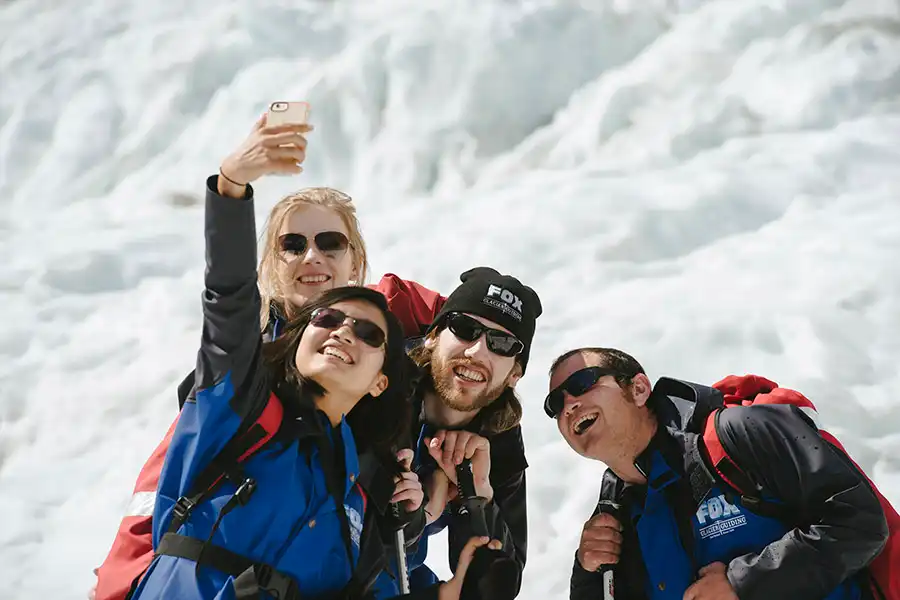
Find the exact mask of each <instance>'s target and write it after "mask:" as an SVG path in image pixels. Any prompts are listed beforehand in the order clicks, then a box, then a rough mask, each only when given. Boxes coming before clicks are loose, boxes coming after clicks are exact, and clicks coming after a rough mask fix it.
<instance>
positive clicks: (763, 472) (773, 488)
mask: <svg viewBox="0 0 900 600" xmlns="http://www.w3.org/2000/svg"><path fill="white" fill-rule="evenodd" d="M717 428H718V432H719V437H720V438H721V440H722V444H723V446H724V448H725V450H726V452H727V453H728V455H729V456H730V457H731V459H732V460H733V461H734V463H735V464H736V466H737V467H738V468H739V469H741V470H742V471H743V472H744V473H745V474H746V475H748V476H749V478H750V479H752V480H753V481H754V482H755V483H756V484H757V485H759V486H761V487H762V488H763V491H764V493H765V492H768V493H771V494H772V495H773V496H774V497H775V498H778V499H779V500H781V501H782V502H784V503H785V504H786V506H787V507H788V508H790V509H791V511H792V512H794V513H795V514H797V515H798V517H799V519H800V521H801V522H803V523H808V525H803V526H801V527H795V528H794V529H792V530H791V531H789V532H788V533H787V534H785V535H784V537H782V538H781V539H779V540H777V541H775V542H772V543H771V544H769V545H768V546H766V547H765V548H763V550H762V551H761V552H759V553H758V554H745V555H743V556H740V557H738V558H736V559H734V560H732V561H731V563H730V564H729V566H728V579H729V580H730V582H731V584H732V586H733V587H734V589H735V592H736V593H737V595H738V597H740V598H741V600H771V599H772V598H791V599H792V600H819V599H820V598H824V597H825V596H826V595H828V594H829V593H830V592H831V591H832V590H834V588H835V587H837V586H838V585H839V584H840V583H841V582H842V581H844V580H846V579H847V578H848V577H849V576H851V575H853V574H854V573H855V572H856V571H858V570H860V569H862V568H863V567H865V566H866V565H868V564H869V562H871V560H872V559H873V558H874V557H875V556H877V555H878V553H879V552H880V551H881V549H882V548H883V547H884V544H885V542H886V540H887V535H888V530H887V523H886V520H885V516H884V512H883V511H882V509H881V505H880V504H879V501H878V498H877V497H876V496H875V494H874V492H873V491H872V488H871V487H870V486H869V484H868V482H867V481H866V479H865V476H864V475H862V474H861V473H860V472H859V470H858V469H857V468H856V467H855V466H854V465H853V464H852V463H851V462H850V461H849V459H848V458H847V457H846V455H844V454H843V453H841V452H840V451H839V450H837V449H836V448H834V447H833V446H832V445H831V444H829V443H828V442H826V441H825V440H824V439H822V437H821V436H820V435H819V434H818V431H817V430H816V429H815V427H813V426H812V424H811V423H810V422H809V421H808V420H807V418H806V417H805V416H804V415H803V413H802V412H801V411H800V410H799V409H798V408H797V407H795V406H788V405H762V406H749V407H734V408H729V409H727V410H724V411H722V412H721V414H720V415H719V417H718V423H717Z"/></svg>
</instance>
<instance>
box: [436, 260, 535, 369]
mask: <svg viewBox="0 0 900 600" xmlns="http://www.w3.org/2000/svg"><path fill="white" fill-rule="evenodd" d="M459 280H460V281H462V284H461V285H460V286H459V287H457V288H456V289H455V290H453V293H452V294H450V296H449V297H448V298H447V301H446V302H445V303H444V306H443V307H441V311H440V312H439V313H438V314H437V316H436V317H435V318H434V321H432V322H431V326H430V327H429V328H428V331H431V330H432V329H434V328H435V327H437V326H438V325H442V324H443V319H444V317H445V316H446V315H447V313H451V312H461V313H469V314H472V315H478V316H479V317H483V318H485V319H488V320H490V321H493V322H494V323H497V324H498V325H502V326H503V327H505V328H506V329H508V330H509V331H510V332H512V334H513V335H515V336H516V337H517V338H519V341H521V342H522V343H523V344H524V345H525V347H524V348H523V349H522V353H521V354H519V357H518V358H519V363H520V364H521V365H522V372H523V373H524V372H525V367H526V366H527V365H528V355H529V353H530V352H531V340H532V338H533V337H534V327H535V321H537V318H538V317H539V316H541V312H542V311H543V308H542V307H541V299H540V298H538V295H537V292H535V291H534V290H533V289H531V288H530V287H528V286H527V285H523V284H522V282H521V281H519V280H518V279H516V278H515V277H511V276H509V275H501V274H500V273H499V272H497V271H496V270H494V269H492V268H490V267H475V268H474V269H470V270H468V271H466V272H465V273H463V274H462V275H460V276H459Z"/></svg>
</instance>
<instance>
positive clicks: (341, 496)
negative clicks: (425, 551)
mask: <svg viewBox="0 0 900 600" xmlns="http://www.w3.org/2000/svg"><path fill="white" fill-rule="evenodd" d="M214 186H215V178H214V177H213V178H210V180H209V181H207V188H208V189H207V199H206V252H207V268H206V276H205V288H206V289H205V290H204V293H203V299H202V300H203V333H202V340H201V346H200V351H199V353H198V357H197V367H196V374H195V382H196V390H197V391H196V393H195V394H194V395H193V397H189V398H188V399H187V401H186V402H185V404H184V407H183V409H182V414H181V417H180V419H179V422H178V425H177V428H176V430H175V433H174V437H173V439H172V442H171V445H170V448H169V451H168V454H167V456H166V461H165V464H164V466H163V469H162V472H161V477H160V483H159V490H158V494H157V499H156V505H155V508H154V514H153V527H154V531H153V541H154V549H155V550H157V552H158V551H159V548H160V545H161V543H162V541H163V538H164V536H165V535H166V534H167V533H168V532H169V527H170V524H171V523H172V517H173V510H174V508H175V503H176V501H177V499H178V498H180V497H182V496H186V495H189V494H190V493H191V490H192V486H193V485H194V484H195V482H196V480H197V478H198V476H199V475H200V474H201V473H202V472H203V470H204V469H205V468H206V467H207V466H208V465H209V464H210V462H211V461H212V459H213V458H214V457H216V456H217V454H218V453H219V452H220V451H221V450H222V449H223V448H224V447H225V446H226V444H227V443H228V442H229V440H231V439H232V437H233V436H235V434H236V433H237V432H238V431H239V428H240V427H241V425H242V424H246V423H248V422H252V420H253V418H255V417H254V415H255V414H256V413H257V411H259V410H261V408H262V407H263V406H264V405H265V403H266V402H267V400H268V398H269V395H270V394H271V393H272V389H271V387H270V385H269V382H268V380H267V377H266V374H265V372H264V368H263V366H262V365H261V363H260V346H261V343H262V339H261V335H260V329H259V312H260V297H259V293H258V290H257V283H256V280H257V274H256V239H257V238H256V229H255V222H254V204H253V201H252V198H250V197H249V194H250V193H252V192H248V198H245V199H241V200H238V199H232V198H225V197H222V196H219V195H218V194H216V193H215V192H214ZM305 418H306V422H304V421H303V418H302V417H301V418H300V420H299V421H298V422H297V424H296V425H295V427H294V428H293V429H295V431H294V433H293V434H292V435H285V436H282V435H281V433H280V432H279V435H278V436H276V438H275V440H273V441H272V442H270V443H269V444H267V445H266V446H265V447H264V448H263V450H261V451H259V452H258V453H257V454H255V455H253V456H251V457H250V458H249V459H248V460H247V461H246V462H244V463H242V464H241V467H242V469H243V472H244V474H246V476H247V477H249V478H252V479H253V480H254V481H255V484H256V487H255V490H254V491H253V493H252V495H251V497H250V498H249V501H248V502H247V503H246V504H245V505H241V504H240V503H235V502H233V501H232V498H233V495H234V494H235V492H236V490H237V485H236V483H232V482H231V481H225V482H224V483H223V484H221V485H220V486H218V487H217V488H216V489H215V491H214V493H213V494H212V495H211V497H210V498H207V499H205V500H204V501H203V502H200V503H199V504H197V506H196V507H195V508H194V509H193V511H192V512H191V514H190V516H189V518H188V519H187V521H186V522H185V523H184V524H183V525H182V526H181V527H180V528H179V529H178V531H177V533H178V534H181V535H183V536H189V537H191V538H195V539H197V540H200V541H204V540H206V541H207V542H208V543H209V544H211V545H213V546H217V547H220V548H223V549H225V550H228V551H231V552H233V553H235V554H237V555H240V556H243V557H246V558H248V559H249V560H251V561H254V562H258V563H263V564H267V565H270V566H271V567H272V568H274V569H275V570H276V571H278V572H279V573H281V574H283V575H285V576H287V577H288V578H289V579H292V580H293V581H294V582H295V584H296V586H297V590H298V591H299V593H300V595H301V597H303V598H316V597H328V596H333V595H334V594H336V593H337V592H339V591H340V590H342V589H343V588H344V586H345V585H346V584H347V583H348V581H350V578H351V574H352V572H353V570H354V568H355V567H356V563H357V561H358V559H359V556H360V545H361V540H362V539H363V537H364V535H365V534H369V533H370V532H369V531H368V530H366V531H364V529H366V528H369V527H370V524H371V523H372V520H371V519H368V518H367V510H366V509H367V501H366V497H365V494H364V493H363V492H362V490H361V488H360V486H359V484H358V481H357V479H358V478H359V476H360V464H359V458H358V454H357V449H356V445H355V442H354V437H353V433H352V431H351V430H350V427H349V425H348V424H347V422H346V421H343V422H341V423H340V425H339V426H338V427H336V428H333V429H332V428H331V427H330V426H328V424H327V420H325V421H324V423H322V424H321V425H320V424H316V423H315V422H314V420H315V419H317V418H322V415H321V413H318V414H316V413H314V412H313V413H311V414H310V415H307V416H306V417H305ZM310 421H313V422H310ZM323 452H325V453H326V454H327V455H333V456H337V457H343V460H342V461H340V462H341V463H342V464H337V465H336V466H337V468H336V469H334V470H333V471H334V472H340V473H341V477H342V479H341V480H340V481H339V482H337V485H339V489H337V487H336V485H335V484H334V483H332V485H331V486H330V487H329V485H327V482H326V471H325V468H324V467H323V459H326V458H329V460H325V461H324V462H325V464H330V462H331V460H330V457H326V456H325V455H323ZM336 499H337V501H336ZM338 501H339V502H340V504H341V506H338ZM226 504H229V505H232V504H233V505H234V506H230V510H227V511H226V510H223V508H224V507H225V505H226ZM344 515H346V519H345V518H344ZM234 580H235V574H229V573H225V572H223V571H221V570H218V569H216V568H213V567H211V566H208V565H207V564H201V565H199V566H198V565H197V563H196V562H194V561H193V560H189V559H187V558H180V557H176V556H172V555H161V556H156V557H155V558H154V560H153V562H152V563H151V565H150V567H149V569H148V572H147V574H146V575H145V576H144V577H143V579H142V580H141V582H140V584H139V586H138V588H137V590H136V593H135V594H134V596H133V597H134V598H135V599H142V600H143V599H150V598H179V599H187V600H190V599H198V600H199V599H213V598H215V599H220V598H221V599H231V598H234V597H235V589H234ZM263 597H266V596H263Z"/></svg>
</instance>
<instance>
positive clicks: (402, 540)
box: [391, 502, 409, 594]
mask: <svg viewBox="0 0 900 600" xmlns="http://www.w3.org/2000/svg"><path fill="white" fill-rule="evenodd" d="M391 513H392V515H393V517H394V522H395V523H397V524H398V526H397V529H396V530H395V531H394V552H395V555H396V558H397V576H398V579H399V582H400V593H401V594H408V593H409V568H408V567H407V564H406V534H405V533H403V525H402V522H403V521H402V520H401V518H400V503H399V502H394V503H392V504H391Z"/></svg>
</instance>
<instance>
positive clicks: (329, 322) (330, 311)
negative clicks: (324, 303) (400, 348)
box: [309, 308, 386, 348]
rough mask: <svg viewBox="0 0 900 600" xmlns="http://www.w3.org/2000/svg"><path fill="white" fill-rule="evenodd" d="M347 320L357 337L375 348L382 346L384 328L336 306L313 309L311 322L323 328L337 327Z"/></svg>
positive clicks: (314, 325)
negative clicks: (351, 315)
mask: <svg viewBox="0 0 900 600" xmlns="http://www.w3.org/2000/svg"><path fill="white" fill-rule="evenodd" d="M347 321H350V328H351V329H352V330H353V335H355V336H356V338H357V339H358V340H359V341H361V342H363V343H365V344H367V345H369V346H372V347H373V348H380V347H381V346H382V344H384V340H385V337H386V336H385V333H384V330H383V329H382V328H381V327H379V326H378V325H376V324H375V323H373V322H372V321H370V320H368V319H357V318H355V317H350V316H347V314H346V313H344V312H343V311H340V310H338V309H336V308H317V309H316V310H314V311H312V315H310V318H309V324H310V325H312V326H313V327H321V328H322V329H337V328H338V327H340V326H341V325H343V324H344V323H346V322H347Z"/></svg>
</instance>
